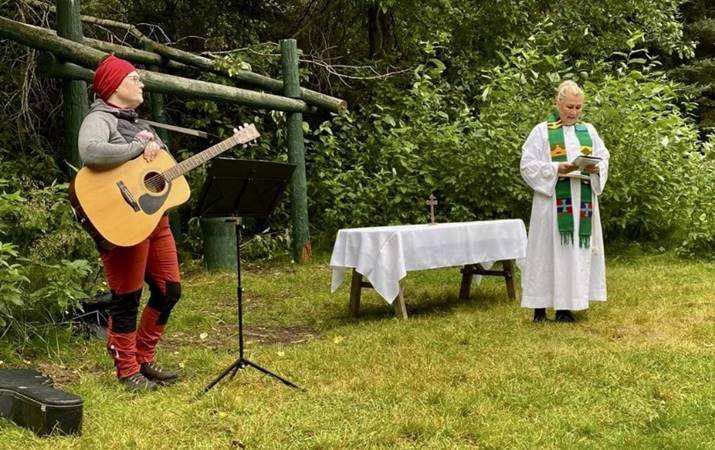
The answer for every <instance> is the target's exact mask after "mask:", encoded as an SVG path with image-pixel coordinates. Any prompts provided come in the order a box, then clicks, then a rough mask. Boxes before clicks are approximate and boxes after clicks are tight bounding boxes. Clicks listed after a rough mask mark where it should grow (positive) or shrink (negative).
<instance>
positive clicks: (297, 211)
mask: <svg viewBox="0 0 715 450" xmlns="http://www.w3.org/2000/svg"><path fill="white" fill-rule="evenodd" d="M281 59H282V65H283V95H284V96H286V97H289V98H297V99H299V98H300V83H299V78H298V46H297V44H296V41H295V39H284V40H282V41H281ZM286 116H287V117H286V119H287V120H286V122H287V125H288V139H287V140H288V161H290V162H291V163H293V164H295V165H296V168H295V172H294V173H293V179H292V180H291V184H290V200H291V210H290V216H291V225H292V226H293V235H292V241H293V242H292V252H293V260H294V261H296V262H307V261H309V260H310V257H311V252H312V250H311V243H310V235H309V233H308V193H307V188H306V177H305V147H304V144H303V114H302V113H300V112H289V113H286Z"/></svg>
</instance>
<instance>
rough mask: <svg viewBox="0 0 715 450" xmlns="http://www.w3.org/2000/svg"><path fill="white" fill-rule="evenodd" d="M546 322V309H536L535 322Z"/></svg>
mask: <svg viewBox="0 0 715 450" xmlns="http://www.w3.org/2000/svg"><path fill="white" fill-rule="evenodd" d="M545 321H546V308H534V322H536V323H538V322H545Z"/></svg>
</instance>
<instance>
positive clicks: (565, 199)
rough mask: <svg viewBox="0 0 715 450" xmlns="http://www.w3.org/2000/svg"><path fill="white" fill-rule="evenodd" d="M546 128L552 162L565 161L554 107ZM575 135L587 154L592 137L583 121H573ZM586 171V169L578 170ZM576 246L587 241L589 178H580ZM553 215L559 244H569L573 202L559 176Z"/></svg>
mask: <svg viewBox="0 0 715 450" xmlns="http://www.w3.org/2000/svg"><path fill="white" fill-rule="evenodd" d="M546 125H547V126H548V130H549V147H550V149H551V161H552V162H567V161H568V160H567V157H566V143H565V141H564V129H563V128H562V126H561V119H560V118H559V113H558V112H556V111H554V112H552V113H551V114H550V115H549V118H548V119H546ZM575 129H576V137H577V138H578V142H579V144H580V145H581V154H582V155H590V154H591V153H592V147H593V141H592V140H591V135H589V134H588V129H587V128H586V125H584V124H582V123H577V124H576V125H575ZM582 173H583V174H584V175H588V172H582ZM579 212H580V214H579V217H580V220H579V227H578V246H579V247H581V248H588V247H589V245H590V242H591V219H592V216H593V192H592V190H591V181H590V179H588V180H581V204H580V208H579ZM556 219H557V221H558V224H559V234H560V235H561V245H569V244H571V245H573V237H574V236H573V234H574V233H573V232H574V222H573V205H572V200H571V179H570V178H568V177H559V179H558V181H557V182H556Z"/></svg>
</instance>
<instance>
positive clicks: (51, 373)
mask: <svg viewBox="0 0 715 450" xmlns="http://www.w3.org/2000/svg"><path fill="white" fill-rule="evenodd" d="M32 368H33V369H35V370H38V371H40V372H41V373H42V374H43V375H47V376H48V377H50V378H51V379H52V382H53V385H54V387H55V388H58V389H62V388H63V387H64V386H67V385H69V384H71V383H74V382H76V381H77V380H79V379H80V378H82V377H84V376H87V374H92V375H96V376H99V375H102V374H106V373H107V369H106V368H105V367H102V366H100V365H99V364H97V363H95V362H94V361H92V360H87V361H83V362H82V363H81V364H80V365H79V366H75V367H69V366H65V365H61V364H55V363H38V364H37V366H36V367H32ZM109 373H113V371H112V370H110V372H109Z"/></svg>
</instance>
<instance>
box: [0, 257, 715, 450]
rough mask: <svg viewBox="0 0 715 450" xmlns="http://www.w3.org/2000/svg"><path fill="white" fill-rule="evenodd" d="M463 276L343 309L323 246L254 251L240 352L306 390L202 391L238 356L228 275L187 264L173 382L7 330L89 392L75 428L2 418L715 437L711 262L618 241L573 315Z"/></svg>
mask: <svg viewBox="0 0 715 450" xmlns="http://www.w3.org/2000/svg"><path fill="white" fill-rule="evenodd" d="M459 278H460V275H459V272H458V270H457V269H446V270H435V271H425V272H416V273H410V274H409V276H408V277H407V279H406V289H407V290H406V297H407V301H408V312H409V314H410V318H409V320H407V321H400V320H397V319H395V318H394V313H393V309H392V307H391V306H389V305H388V304H387V303H385V302H384V301H383V300H382V299H380V298H379V297H378V296H377V295H376V294H374V293H372V292H366V293H364V294H363V306H362V314H361V316H360V317H358V318H352V317H350V316H349V315H348V312H347V311H348V288H349V284H350V283H349V277H348V279H346V282H345V283H344V284H343V286H342V287H341V289H340V290H339V291H338V292H337V293H335V294H332V295H331V294H330V293H329V286H330V270H329V268H328V257H327V256H326V255H322V256H318V257H317V258H316V261H315V262H313V263H311V264H308V265H303V266H296V265H291V264H289V263H270V264H262V265H252V266H249V267H247V268H245V270H244V283H243V284H244V289H245V291H246V292H245V295H244V299H245V323H246V330H247V333H246V334H247V344H246V347H247V355H246V356H247V357H248V358H249V359H251V360H253V361H255V362H256V363H258V364H260V365H262V366H264V367H266V368H268V369H270V370H272V371H275V372H277V373H278V374H280V375H282V376H285V377H287V378H288V379H290V380H292V381H294V382H295V383H297V384H299V385H300V386H302V387H305V388H306V390H305V391H298V390H294V389H291V388H288V387H286V386H285V385H283V384H282V383H280V382H278V381H277V380H274V379H273V378H270V377H266V376H264V375H262V374H260V373H259V372H258V371H257V370H254V369H251V368H246V369H243V370H241V371H239V372H238V374H237V375H236V377H235V378H234V379H233V380H229V379H228V378H227V379H224V380H223V381H222V382H220V383H219V384H218V385H217V386H216V387H214V388H213V389H212V390H211V391H209V393H208V394H206V395H204V396H202V397H197V394H198V393H199V392H200V391H201V390H202V388H203V387H204V386H206V385H207V384H208V383H209V382H210V381H211V380H212V379H213V378H214V377H216V376H217V375H218V374H219V373H220V372H221V371H222V370H223V369H224V368H225V367H227V366H228V365H229V364H231V363H232V362H233V361H234V360H235V358H236V357H237V349H238V345H237V343H236V336H237V331H236V314H235V304H236V303H235V281H234V275H232V274H230V273H229V274H206V273H203V272H201V271H193V272H191V271H189V273H186V274H185V278H184V282H183V289H184V293H183V297H182V300H181V302H180V303H179V305H178V306H177V308H176V310H175V314H174V315H173V317H172V322H171V323H170V329H169V331H168V333H167V335H166V339H165V340H164V341H163V342H162V343H161V344H160V350H159V362H161V363H162V364H165V365H167V366H173V367H180V368H181V371H182V374H183V379H182V381H181V382H180V383H179V384H177V385H175V386H172V387H167V388H162V389H161V390H160V391H157V392H155V393H150V394H144V395H133V394H131V393H128V392H126V391H124V390H123V389H122V387H120V385H119V384H118V383H117V382H116V381H115V379H114V377H113V367H112V364H111V361H110V359H109V357H108V356H107V355H106V354H105V350H104V345H103V343H102V342H101V341H99V340H97V339H92V340H86V339H83V338H81V337H77V336H73V335H71V333H70V332H69V331H68V330H64V329H63V330H58V331H57V333H56V335H53V337H52V338H51V339H50V340H49V343H47V344H38V343H30V344H28V345H27V346H25V347H23V348H22V349H19V350H18V349H17V348H16V347H13V346H11V345H10V344H9V343H7V342H5V343H0V360H2V361H3V362H2V365H0V367H17V366H23V367H35V368H39V369H41V370H42V371H44V372H45V373H47V374H49V375H50V376H52V377H53V378H54V379H55V381H56V383H57V384H58V386H59V387H60V388H62V389H64V390H66V391H69V392H72V393H74V394H77V395H80V396H81V397H82V398H83V400H84V427H83V434H82V435H81V436H80V437H54V438H38V437H36V436H35V435H34V434H33V433H32V432H30V431H27V430H25V429H22V428H19V427H17V426H15V425H14V424H13V423H11V422H9V421H7V420H0V448H2V449H26V448H46V449H53V450H56V449H65V448H67V449H84V448H87V449H99V448H107V449H130V448H131V449H134V448H141V449H179V448H180V449H193V448H196V449H231V448H249V449H286V448H296V449H297V448H301V449H302V448H324V449H333V448H346V449H353V448H385V449H388V448H389V449H392V448H420V449H422V448H436V449H451V448H483V449H502V448H523V449H531V448H540V449H550V448H564V449H574V448H578V449H591V448H593V449H598V448H618V449H626V448H627V449H640V448H644V449H645V448H647V449H651V448H682V449H697V448H702V449H712V448H715V425H714V424H715V383H713V378H714V373H715V362H714V361H713V356H714V355H715V308H714V306H713V298H714V296H715V293H714V292H713V289H714V287H715V283H714V281H715V264H707V263H701V262H692V261H683V260H679V259H675V258H672V257H669V256H653V255H645V256H644V255H639V256H624V257H611V258H610V259H609V261H608V291H609V301H608V302H606V303H604V304H595V305H593V307H592V308H591V309H589V310H588V311H586V312H581V313H577V319H578V322H576V323H574V324H565V323H556V322H553V321H548V322H547V323H544V324H533V323H532V322H531V320H530V319H531V311H529V310H524V309H521V308H520V307H519V305H518V304H517V303H515V302H513V301H509V300H508V298H507V296H506V290H505V288H504V284H503V281H502V280H500V279H495V278H490V279H486V280H484V281H482V283H481V285H480V286H479V287H474V288H473V289H472V299H471V300H467V301H464V300H459V299H458V298H457V297H458V295H457V294H458V291H459ZM549 315H550V317H553V312H551V311H550V312H549Z"/></svg>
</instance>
